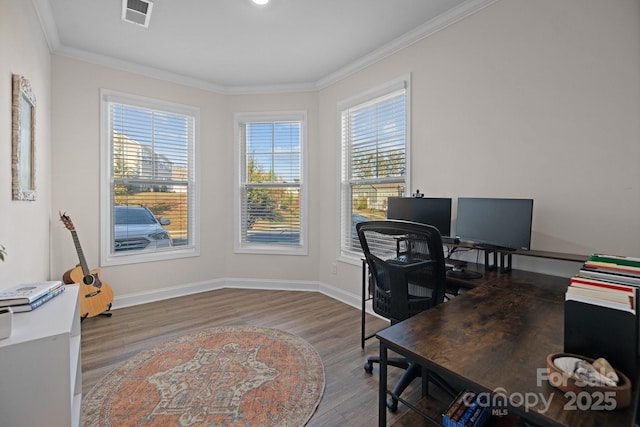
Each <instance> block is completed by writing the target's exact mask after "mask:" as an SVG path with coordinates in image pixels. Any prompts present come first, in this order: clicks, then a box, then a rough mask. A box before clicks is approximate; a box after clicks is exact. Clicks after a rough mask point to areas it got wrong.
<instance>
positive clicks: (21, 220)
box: [0, 0, 51, 288]
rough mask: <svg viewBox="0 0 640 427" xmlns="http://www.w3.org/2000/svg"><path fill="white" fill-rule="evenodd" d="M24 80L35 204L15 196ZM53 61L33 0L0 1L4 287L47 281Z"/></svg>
mask: <svg viewBox="0 0 640 427" xmlns="http://www.w3.org/2000/svg"><path fill="white" fill-rule="evenodd" d="M12 74H19V75H22V76H24V77H25V78H27V79H28V80H29V82H30V83H31V89H32V91H33V93H34V95H35V97H36V103H37V104H36V113H35V119H36V129H35V144H36V147H35V156H36V165H35V168H36V169H35V171H36V181H35V185H36V191H37V198H36V201H34V202H27V201H13V200H12V196H11V179H12V175H11V93H12V92H11V87H12V85H11V75H12ZM50 90H51V60H50V55H49V48H48V46H47V43H46V41H45V39H44V36H43V33H42V31H41V30H40V24H39V22H38V17H37V15H36V13H35V10H34V8H33V4H32V3H31V2H30V1H10V0H0V100H1V102H0V129H1V130H2V131H1V132H0V244H2V245H3V246H5V247H6V250H7V257H6V260H5V262H3V263H2V262H0V288H2V287H7V286H11V285H15V284H18V283H23V282H28V281H38V280H47V279H49V266H50V259H49V258H50V257H49V254H50V248H49V240H50V239H49V230H50V206H51V129H50V126H51V124H50V117H49V111H50V110H51V105H50V103H51V101H50V96H49V94H50Z"/></svg>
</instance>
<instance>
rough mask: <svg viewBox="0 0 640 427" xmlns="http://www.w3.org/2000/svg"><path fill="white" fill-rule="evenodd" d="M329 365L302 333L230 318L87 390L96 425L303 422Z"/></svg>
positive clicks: (87, 415)
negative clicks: (237, 323)
mask: <svg viewBox="0 0 640 427" xmlns="http://www.w3.org/2000/svg"><path fill="white" fill-rule="evenodd" d="M324 385H325V376H324V366H323V364H322V360H321V359H320V356H319V355H318V353H317V351H316V350H315V349H314V348H313V347H312V346H311V345H310V344H309V343H307V342H306V341H305V340H303V339H302V338H300V337H298V336H295V335H292V334H290V333H287V332H283V331H280V330H277V329H270V328H261V327H254V326H223V327H216V328H211V329H206V330H202V331H199V332H194V333H192V334H189V335H185V336H183V337H180V338H177V339H173V340H171V341H167V342H165V343H163V344H160V345H158V346H157V347H154V348H152V349H150V350H146V351H143V352H141V353H139V354H137V355H136V356H134V357H132V358H131V359H129V360H128V361H126V362H124V363H123V364H122V365H121V366H119V367H118V368H116V369H114V370H113V371H112V372H111V373H109V374H108V375H107V376H106V377H104V378H103V379H102V380H100V382H99V383H98V384H96V386H95V387H94V388H93V389H92V390H91V391H90V392H89V393H88V394H87V395H86V396H85V397H84V399H83V403H82V425H83V426H85V427H89V426H101V427H103V426H229V427H232V426H302V425H304V424H306V423H307V421H309V419H310V418H311V416H312V415H313V413H314V412H315V410H316V408H317V406H318V403H319V402H320V399H321V398H322V393H323V391H324Z"/></svg>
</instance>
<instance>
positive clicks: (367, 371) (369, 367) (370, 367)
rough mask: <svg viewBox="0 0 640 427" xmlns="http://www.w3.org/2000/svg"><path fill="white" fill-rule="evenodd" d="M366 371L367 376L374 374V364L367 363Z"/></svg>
mask: <svg viewBox="0 0 640 427" xmlns="http://www.w3.org/2000/svg"><path fill="white" fill-rule="evenodd" d="M364 371H365V372H366V373H367V374H370V373H372V372H373V363H371V362H367V363H365V364H364Z"/></svg>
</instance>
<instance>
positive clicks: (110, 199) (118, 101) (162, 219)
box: [101, 90, 199, 265]
mask: <svg viewBox="0 0 640 427" xmlns="http://www.w3.org/2000/svg"><path fill="white" fill-rule="evenodd" d="M101 114H102V117H101V120H102V137H101V148H102V153H101V154H102V159H101V165H102V171H101V179H102V187H101V188H102V195H101V197H102V210H101V249H102V250H101V262H102V265H115V264H126V263H133V262H142V261H152V260H161V259H169V258H176V257H183V256H193V255H197V253H198V246H197V244H196V243H197V242H196V220H197V217H196V212H195V206H196V191H195V182H196V180H195V177H196V174H195V164H194V159H195V150H196V141H197V131H196V129H197V125H198V118H199V112H198V109H196V108H192V107H186V106H182V105H177V104H171V103H165V102H161V101H156V100H151V99H147V98H141V97H135V96H130V95H126V94H120V93H116V92H112V91H106V90H103V91H102V92H101Z"/></svg>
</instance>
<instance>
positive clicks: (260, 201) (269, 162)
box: [239, 121, 304, 249]
mask: <svg viewBox="0 0 640 427" xmlns="http://www.w3.org/2000/svg"><path fill="white" fill-rule="evenodd" d="M239 126H240V129H239V135H240V145H241V183H240V185H241V190H240V193H241V194H240V247H244V248H258V247H262V248H269V247H278V248H290V249H297V248H301V247H302V246H303V243H304V241H303V239H304V233H303V222H302V219H303V215H302V204H301V200H302V185H303V182H302V135H303V131H302V122H301V121H258V122H242V123H240V124H239Z"/></svg>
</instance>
